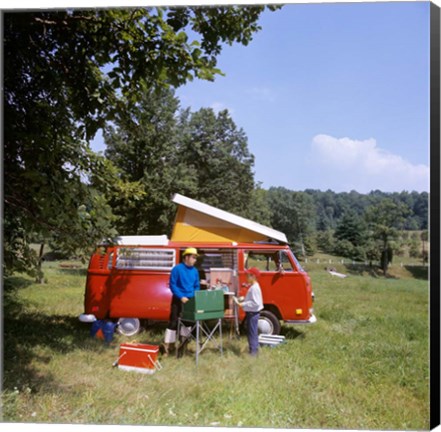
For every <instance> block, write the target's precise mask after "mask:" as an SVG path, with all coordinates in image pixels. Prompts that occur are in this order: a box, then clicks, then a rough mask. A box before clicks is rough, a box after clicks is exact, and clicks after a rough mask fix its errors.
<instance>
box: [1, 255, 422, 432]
mask: <svg viewBox="0 0 441 432" xmlns="http://www.w3.org/2000/svg"><path fill="white" fill-rule="evenodd" d="M60 264H61V263H60V262H57V261H54V262H47V263H45V264H44V271H45V274H46V283H45V284H42V285H40V284H35V283H34V282H33V280H32V279H30V278H29V277H27V276H25V275H15V276H13V277H10V278H6V279H5V280H4V293H3V316H4V323H3V332H4V335H3V383H2V421H3V422H32V423H39V422H42V423H81V424H121V425H125V424H132V425H176V426H178V425H182V426H224V427H229V426H230V427H238V426H239V427H240V426H243V427H268V428H322V429H323V428H326V429H370V430H372V429H399V430H422V429H429V325H428V298H429V289H428V280H427V268H426V269H425V268H419V269H416V268H414V269H409V268H405V267H399V266H397V267H396V268H392V269H391V272H390V274H389V276H388V277H387V278H385V277H382V276H380V275H378V274H376V273H375V272H372V271H369V269H363V268H357V269H350V268H349V269H348V268H346V267H344V266H339V267H338V268H337V270H338V271H342V272H345V273H347V274H348V275H349V276H348V277H347V278H345V279H340V278H337V277H333V276H331V275H330V274H328V273H327V272H326V271H325V270H324V265H323V264H312V263H310V264H308V265H306V267H307V269H308V271H309V273H310V276H311V278H312V283H313V289H314V293H315V304H314V309H315V314H316V316H317V319H318V321H317V323H315V324H313V325H309V326H300V325H299V326H288V325H283V326H282V334H283V335H285V337H286V343H284V344H283V345H279V346H278V347H275V348H268V347H263V348H261V350H260V355H259V357H258V358H257V359H253V358H249V357H248V355H247V342H246V336H245V335H244V334H241V335H240V337H236V336H235V335H231V334H230V332H229V329H228V328H225V329H224V332H223V333H224V334H223V354H222V355H221V353H220V352H219V350H218V349H217V348H216V346H214V345H213V344H208V345H207V349H205V350H204V351H203V352H202V353H201V354H200V356H199V364H198V366H197V367H196V363H195V352H194V348H195V347H194V342H193V343H191V344H190V346H189V350H188V352H187V353H186V355H185V356H184V357H183V358H181V359H177V358H176V357H174V356H172V357H167V358H163V357H160V363H161V365H162V369H161V370H160V371H158V372H156V373H155V374H153V375H144V374H139V373H136V372H126V371H122V370H120V369H118V368H117V367H113V366H112V364H113V362H114V361H115V360H116V359H117V358H118V353H119V344H120V343H122V342H127V341H137V342H142V343H149V344H160V343H161V341H162V338H163V334H164V329H165V323H154V324H151V325H149V326H147V327H146V328H145V329H143V330H142V332H140V333H139V334H137V335H136V336H133V337H132V338H126V337H123V336H121V335H119V334H115V337H114V341H113V342H112V343H111V344H110V345H106V344H105V343H104V342H103V341H102V340H99V339H94V338H92V337H91V336H90V335H89V328H90V324H84V323H81V322H79V321H78V318H77V317H78V315H79V314H80V313H82V312H83V294H84V285H85V279H86V269H85V268H84V267H83V266H81V265H78V266H73V267H71V268H69V266H67V268H66V266H65V265H64V266H63V265H60Z"/></svg>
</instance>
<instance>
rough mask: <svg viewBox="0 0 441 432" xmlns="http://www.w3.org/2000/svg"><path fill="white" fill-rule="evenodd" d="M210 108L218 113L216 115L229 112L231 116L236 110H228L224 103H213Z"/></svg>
mask: <svg viewBox="0 0 441 432" xmlns="http://www.w3.org/2000/svg"><path fill="white" fill-rule="evenodd" d="M210 108H211V109H212V110H213V111H214V112H215V113H216V114H219V113H220V112H221V111H223V110H228V112H229V113H230V114H233V113H234V110H233V109H231V108H228V107H227V106H226V105H225V104H224V103H223V102H213V103H212V104H211V105H210Z"/></svg>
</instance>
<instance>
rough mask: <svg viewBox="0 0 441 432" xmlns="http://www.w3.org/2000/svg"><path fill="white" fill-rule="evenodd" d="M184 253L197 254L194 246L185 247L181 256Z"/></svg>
mask: <svg viewBox="0 0 441 432" xmlns="http://www.w3.org/2000/svg"><path fill="white" fill-rule="evenodd" d="M185 255H196V256H199V254H198V251H197V249H196V248H192V247H189V248H187V249H185V251H184V253H183V254H182V256H185Z"/></svg>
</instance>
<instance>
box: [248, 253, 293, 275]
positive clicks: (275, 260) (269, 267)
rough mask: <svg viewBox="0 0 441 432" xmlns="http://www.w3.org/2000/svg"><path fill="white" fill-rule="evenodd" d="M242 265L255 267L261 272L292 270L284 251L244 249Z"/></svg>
mask: <svg viewBox="0 0 441 432" xmlns="http://www.w3.org/2000/svg"><path fill="white" fill-rule="evenodd" d="M244 259H245V262H244V267H245V268H246V269H247V268H251V267H257V268H258V269H259V270H260V271H262V272H277V271H280V270H282V269H283V270H284V271H293V268H292V265H291V262H290V260H289V257H288V255H287V253H286V252H285V251H257V252H256V251H244Z"/></svg>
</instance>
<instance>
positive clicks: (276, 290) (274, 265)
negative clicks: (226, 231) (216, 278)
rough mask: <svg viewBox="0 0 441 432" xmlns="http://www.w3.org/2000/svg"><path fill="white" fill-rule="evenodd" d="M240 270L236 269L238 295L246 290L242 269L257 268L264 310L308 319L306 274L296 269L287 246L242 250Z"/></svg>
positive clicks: (293, 318)
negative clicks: (237, 271)
mask: <svg viewBox="0 0 441 432" xmlns="http://www.w3.org/2000/svg"><path fill="white" fill-rule="evenodd" d="M242 256H243V266H241V268H242V269H243V271H240V272H239V284H240V290H241V291H240V295H245V293H246V291H247V290H248V287H247V277H246V273H245V270H246V269H247V268H251V267H257V268H258V269H259V270H260V272H261V275H260V278H259V284H260V287H261V289H262V296H263V303H264V308H265V309H264V310H267V311H269V312H271V313H272V314H274V315H275V316H276V317H277V318H278V319H282V320H284V321H304V320H307V319H308V318H309V308H310V306H309V302H308V291H307V280H306V278H307V275H306V274H305V273H304V272H303V271H302V269H301V268H298V267H297V265H296V262H295V259H294V257H293V256H292V255H291V251H290V250H289V249H283V250H280V249H279V250H277V249H274V250H266V249H265V250H259V249H248V250H244V251H243V255H242Z"/></svg>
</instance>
